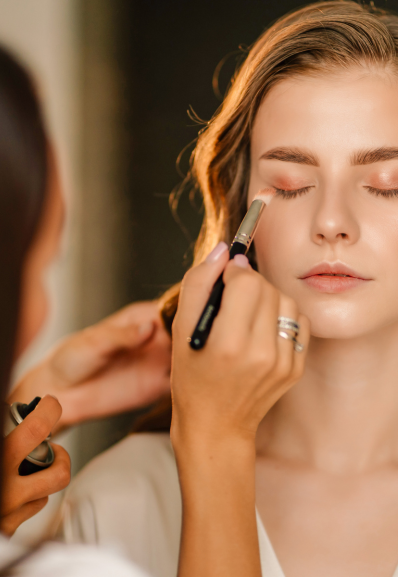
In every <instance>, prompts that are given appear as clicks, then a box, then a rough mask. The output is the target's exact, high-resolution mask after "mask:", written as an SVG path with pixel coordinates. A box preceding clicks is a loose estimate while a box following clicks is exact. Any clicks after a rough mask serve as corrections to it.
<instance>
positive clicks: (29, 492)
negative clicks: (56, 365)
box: [0, 396, 70, 536]
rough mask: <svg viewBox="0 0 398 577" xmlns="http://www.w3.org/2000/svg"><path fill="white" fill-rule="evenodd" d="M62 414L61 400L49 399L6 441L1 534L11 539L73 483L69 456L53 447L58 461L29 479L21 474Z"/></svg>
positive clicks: (63, 450)
mask: <svg viewBox="0 0 398 577" xmlns="http://www.w3.org/2000/svg"><path fill="white" fill-rule="evenodd" d="M61 412H62V409H61V405H60V404H59V402H58V401H57V399H54V398H53V397H50V396H46V397H44V398H43V399H42V400H41V401H40V402H39V404H38V405H37V407H36V408H35V409H34V411H32V412H31V413H30V414H29V415H28V416H27V417H26V418H25V419H24V421H23V422H22V423H21V424H20V425H18V426H17V427H16V428H15V429H14V430H13V431H11V433H10V434H9V435H8V436H7V437H6V438H5V439H4V458H3V471H2V503H1V515H0V530H1V531H2V532H3V533H4V534H5V535H9V536H11V535H12V534H13V533H14V532H15V530H16V529H17V528H18V527H19V525H21V523H23V522H24V521H26V520H27V519H30V517H33V515H36V513H38V512H39V511H40V510H41V509H43V507H44V506H45V505H46V503H47V501H48V495H51V494H52V493H57V492H58V491H61V490H62V489H64V488H65V487H66V486H67V485H68V483H69V480H70V459H69V455H68V453H67V452H66V451H65V449H63V448H62V447H60V446H59V445H55V444H53V443H51V445H52V448H53V449H54V453H55V460H54V462H53V463H52V465H51V466H50V467H48V468H47V469H43V470H42V471H39V472H37V473H33V474H32V475H28V476H26V477H21V476H20V475H19V473H18V468H19V465H20V464H21V462H22V461H23V460H24V458H25V457H26V456H27V455H28V454H29V453H30V452H31V451H33V449H35V448H36V447H37V446H38V445H40V443H41V442H42V441H44V439H46V438H47V437H48V435H49V433H50V432H51V431H52V429H53V428H54V426H55V425H56V423H57V422H58V420H59V418H60V416H61Z"/></svg>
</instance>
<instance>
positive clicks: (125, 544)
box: [60, 433, 398, 577]
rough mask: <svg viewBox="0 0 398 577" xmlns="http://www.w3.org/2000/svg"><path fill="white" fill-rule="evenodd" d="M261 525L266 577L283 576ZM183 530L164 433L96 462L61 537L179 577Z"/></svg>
mask: <svg viewBox="0 0 398 577" xmlns="http://www.w3.org/2000/svg"><path fill="white" fill-rule="evenodd" d="M257 525H258V534H259V544H260V556H261V567H262V573H263V575H264V576H266V577H284V575H283V572H282V569H281V567H280V565H279V562H278V560H277V557H276V555H275V552H274V550H273V548H272V545H271V543H270V541H269V539H268V536H267V534H266V532H265V529H264V526H263V524H262V522H261V520H260V518H259V516H258V515H257ZM180 532H181V494H180V487H179V482H178V475H177V468H176V463H175V459H174V453H173V449H172V446H171V443H170V438H169V435H167V434H165V433H140V434H134V435H130V436H128V437H126V438H125V439H123V440H122V441H121V442H120V443H118V444H117V445H115V446H114V447H112V448H111V449H109V450H108V451H106V452H105V453H102V454H101V455H99V456H98V457H96V458H95V459H94V460H93V461H91V463H89V464H88V465H87V466H86V467H85V468H84V469H83V471H81V472H80V473H79V474H78V475H77V476H76V477H75V478H74V480H73V481H72V483H71V486H70V487H69V489H68V490H67V492H66V498H65V501H64V505H63V523H62V527H61V528H60V533H61V535H62V536H63V537H64V539H65V540H66V542H67V543H78V542H84V543H90V544H100V545H104V546H111V547H115V546H117V547H118V548H119V550H120V549H121V550H122V552H123V553H124V554H125V555H126V556H127V557H129V558H130V559H131V560H132V561H134V562H135V563H136V564H137V565H139V566H140V567H142V568H143V569H144V570H146V571H147V572H148V573H150V574H151V575H153V576H154V577H175V576H176V574H177V566H178V551H179V543H180ZM397 577H398V576H397Z"/></svg>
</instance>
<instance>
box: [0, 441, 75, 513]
mask: <svg viewBox="0 0 398 577" xmlns="http://www.w3.org/2000/svg"><path fill="white" fill-rule="evenodd" d="M51 446H52V448H53V450H54V453H55V459H54V462H53V463H52V465H50V467H48V468H47V469H43V470H42V471H38V472H37V473H33V474H32V475H28V476H24V477H21V476H16V477H15V479H14V482H13V485H11V486H9V487H8V489H7V492H8V495H4V501H3V511H5V512H6V513H7V512H9V511H10V509H12V510H15V509H17V508H19V507H21V506H23V505H24V504H25V503H30V502H32V501H37V500H38V499H44V498H46V497H48V496H49V495H52V494H53V493H58V492H59V491H62V490H63V489H65V487H67V486H68V484H69V482H70V457H69V455H68V453H67V452H66V451H65V449H64V448H63V447H61V446H60V445H56V444H54V443H52V444H51Z"/></svg>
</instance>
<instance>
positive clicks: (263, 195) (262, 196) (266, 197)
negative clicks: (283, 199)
mask: <svg viewBox="0 0 398 577" xmlns="http://www.w3.org/2000/svg"><path fill="white" fill-rule="evenodd" d="M274 195H275V190H274V189H273V188H265V189H264V190H262V191H261V192H259V193H258V194H256V196H255V197H254V199H253V200H262V201H263V203H264V204H265V206H268V205H269V203H270V202H271V200H272V199H273V198H274Z"/></svg>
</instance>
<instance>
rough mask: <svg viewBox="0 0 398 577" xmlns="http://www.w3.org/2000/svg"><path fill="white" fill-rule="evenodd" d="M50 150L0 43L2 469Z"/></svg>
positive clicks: (30, 92) (28, 91)
mask: <svg viewBox="0 0 398 577" xmlns="http://www.w3.org/2000/svg"><path fill="white" fill-rule="evenodd" d="M47 154H48V146H47V138H46V133H45V128H44V122H43V118H42V113H41V110H40V105H39V102H38V98H37V95H36V90H35V87H34V84H33V82H32V80H31V78H30V76H29V74H28V73H27V72H26V71H25V69H24V68H23V66H21V64H19V63H18V62H17V61H16V60H15V59H14V58H13V57H12V56H11V55H10V54H9V53H8V52H7V51H6V50H5V49H4V48H1V47H0V279H1V281H0V394H1V401H2V402H1V408H0V431H1V434H0V467H2V458H1V457H2V454H3V435H2V431H3V424H4V423H3V421H4V410H3V402H4V401H5V399H6V396H7V391H8V387H9V383H10V373H11V368H12V364H13V361H14V357H15V345H16V337H17V327H18V319H19V311H20V299H21V282H22V274H23V266H24V261H25V258H26V255H27V252H28V249H29V247H30V245H31V243H32V240H33V238H34V235H35V232H36V229H37V226H38V222H39V220H40V216H41V213H42V208H43V203H44V198H45V195H46V187H47ZM1 473H2V470H1V469H0V494H1V478H2V475H1Z"/></svg>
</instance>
